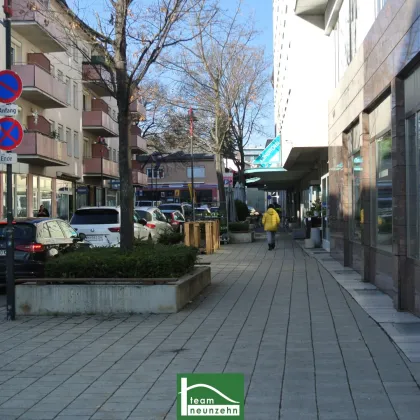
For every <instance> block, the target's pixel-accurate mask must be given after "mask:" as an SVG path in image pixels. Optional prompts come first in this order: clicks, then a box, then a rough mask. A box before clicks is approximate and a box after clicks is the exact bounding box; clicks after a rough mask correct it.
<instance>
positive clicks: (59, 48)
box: [12, 0, 67, 53]
mask: <svg viewBox="0 0 420 420" xmlns="http://www.w3.org/2000/svg"><path fill="white" fill-rule="evenodd" d="M48 3H49V2H47V1H42V0H38V1H37V0H30V1H28V0H13V16H12V29H13V30H14V31H15V32H17V33H18V34H19V35H21V36H22V37H23V38H25V39H27V40H30V41H32V42H34V43H35V44H36V46H37V47H38V48H39V49H41V50H42V51H44V52H46V53H52V52H64V51H66V50H67V48H66V46H65V42H63V40H64V39H65V37H64V32H63V30H62V28H61V27H60V25H59V24H58V23H56V22H55V19H54V15H53V12H52V11H50V10H49V8H48Z"/></svg>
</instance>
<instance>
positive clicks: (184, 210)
mask: <svg viewBox="0 0 420 420" xmlns="http://www.w3.org/2000/svg"><path fill="white" fill-rule="evenodd" d="M159 210H160V211H162V212H163V211H164V210H172V211H176V210H177V211H179V212H180V213H181V214H182V215H183V216H184V219H185V221H186V222H191V221H192V218H193V211H192V206H191V205H189V204H176V203H166V204H161V205H160V206H159Z"/></svg>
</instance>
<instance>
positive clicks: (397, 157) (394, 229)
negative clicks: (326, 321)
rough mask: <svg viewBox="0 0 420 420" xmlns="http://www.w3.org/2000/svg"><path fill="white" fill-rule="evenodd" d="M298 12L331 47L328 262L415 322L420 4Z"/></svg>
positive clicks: (300, 7)
mask: <svg viewBox="0 0 420 420" xmlns="http://www.w3.org/2000/svg"><path fill="white" fill-rule="evenodd" d="M295 12H296V14H297V15H298V16H299V17H301V18H302V22H305V21H307V22H306V23H307V25H308V26H310V27H312V28H313V29H314V30H315V29H317V30H318V32H319V33H320V34H325V35H327V36H328V37H329V39H331V40H332V41H333V44H334V55H333V57H332V59H333V60H332V64H330V66H332V68H333V69H334V81H335V90H334V92H333V93H332V95H331V96H330V100H329V108H328V137H329V142H328V144H329V189H328V195H329V198H328V203H329V226H328V227H329V231H330V241H331V254H332V256H334V257H335V258H336V259H338V260H340V261H341V262H343V263H344V265H346V266H350V267H352V268H353V269H355V270H357V271H358V272H360V273H361V275H362V277H363V278H364V280H365V281H370V282H372V283H374V284H376V285H377V286H378V287H379V288H380V289H382V290H383V291H385V292H386V293H388V294H389V295H390V296H391V297H392V298H393V300H394V303H395V306H396V307H397V308H398V309H401V310H410V311H414V312H417V313H420V283H419V281H418V280H419V279H420V188H419V187H420V132H419V127H420V101H419V98H420V59H419V57H420V42H419V41H420V32H419V29H418V22H419V17H420V8H419V1H418V0H343V1H333V0H318V1H310V0H309V1H308V0H297V1H296V8H295ZM307 41H308V42H310V39H309V38H308V39H307ZM330 62H331V61H330ZM308 129H309V130H310V127H308Z"/></svg>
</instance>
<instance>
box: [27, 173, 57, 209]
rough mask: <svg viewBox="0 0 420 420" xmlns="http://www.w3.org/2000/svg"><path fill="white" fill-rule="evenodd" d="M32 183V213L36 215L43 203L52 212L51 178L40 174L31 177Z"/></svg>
mask: <svg viewBox="0 0 420 420" xmlns="http://www.w3.org/2000/svg"><path fill="white" fill-rule="evenodd" d="M32 185H33V187H32V188H33V197H32V199H33V213H34V214H33V215H34V216H37V214H38V210H39V207H40V206H41V205H43V206H44V207H45V208H46V209H47V210H48V212H49V214H50V215H51V214H52V198H53V191H52V179H51V178H45V177H42V176H39V177H38V176H34V177H33V178H32Z"/></svg>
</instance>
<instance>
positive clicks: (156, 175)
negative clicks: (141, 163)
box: [146, 168, 165, 179]
mask: <svg viewBox="0 0 420 420" xmlns="http://www.w3.org/2000/svg"><path fill="white" fill-rule="evenodd" d="M146 173H147V177H148V178H151V177H152V168H147V169H146ZM164 177H165V171H164V170H163V169H153V179H162V178H164Z"/></svg>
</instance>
